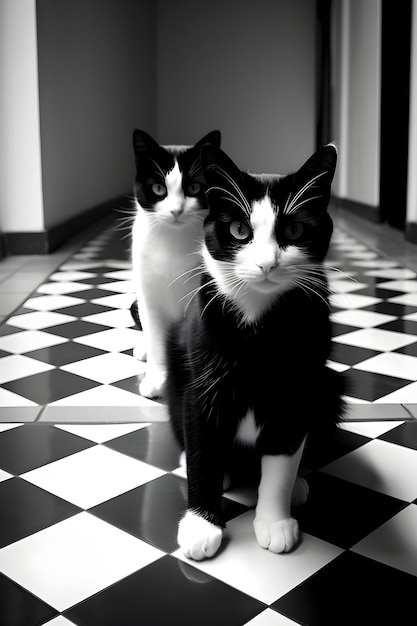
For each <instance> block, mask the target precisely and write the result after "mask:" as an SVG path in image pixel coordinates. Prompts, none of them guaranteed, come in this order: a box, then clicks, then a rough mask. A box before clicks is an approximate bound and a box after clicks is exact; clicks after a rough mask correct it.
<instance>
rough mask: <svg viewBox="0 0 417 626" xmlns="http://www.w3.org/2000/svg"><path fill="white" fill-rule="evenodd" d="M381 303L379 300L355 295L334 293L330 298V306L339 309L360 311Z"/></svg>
mask: <svg viewBox="0 0 417 626" xmlns="http://www.w3.org/2000/svg"><path fill="white" fill-rule="evenodd" d="M379 302H382V300H381V298H375V297H374V296H363V295H360V294H357V293H346V294H345V293H336V294H332V295H331V296H330V303H331V304H332V306H335V307H338V308H339V309H360V308H364V307H366V306H372V305H373V304H378V303H379Z"/></svg>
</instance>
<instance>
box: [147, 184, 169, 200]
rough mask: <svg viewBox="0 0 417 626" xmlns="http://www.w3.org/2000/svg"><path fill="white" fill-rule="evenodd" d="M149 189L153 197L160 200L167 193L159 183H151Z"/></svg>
mask: <svg viewBox="0 0 417 626" xmlns="http://www.w3.org/2000/svg"><path fill="white" fill-rule="evenodd" d="M151 189H152V191H153V193H154V194H155V196H158V197H159V198H162V196H165V195H166V192H167V189H166V187H165V185H161V183H153V185H152V187H151Z"/></svg>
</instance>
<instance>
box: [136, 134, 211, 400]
mask: <svg viewBox="0 0 417 626" xmlns="http://www.w3.org/2000/svg"><path fill="white" fill-rule="evenodd" d="M220 140H221V137H220V132H219V131H212V132H211V133H208V134H207V135H206V136H205V137H203V138H202V139H201V140H200V141H199V142H198V143H197V144H196V145H195V146H192V147H189V146H165V147H163V146H160V145H159V144H158V143H157V142H156V141H155V140H154V139H153V138H152V137H151V136H150V135H148V134H147V133H146V132H144V131H143V130H135V131H134V133H133V147H134V152H135V157H136V170H137V171H136V180H135V188H134V191H135V200H136V208H137V212H136V216H135V220H134V224H133V228H132V268H133V279H134V284H135V289H136V295H137V309H138V311H136V305H135V303H134V305H132V309H131V311H132V315H133V317H134V319H135V321H136V322H137V323H138V324H140V327H141V328H142V331H143V342H142V344H139V345H137V346H136V347H135V350H134V356H135V357H136V358H137V359H139V360H141V361H143V360H147V367H146V374H145V376H144V378H143V379H142V380H141V382H140V384H139V393H140V394H141V395H142V396H146V397H148V398H153V397H158V396H163V394H164V387H165V378H166V372H165V370H166V367H165V362H164V358H165V336H166V333H167V329H168V328H169V326H170V325H171V324H172V322H174V321H177V320H179V319H181V318H182V317H183V315H184V310H185V307H186V306H187V294H188V292H190V290H192V289H193V286H194V285H195V283H196V280H197V279H196V277H195V276H194V271H193V270H194V268H195V267H196V265H198V264H199V259H198V256H197V252H198V250H199V247H200V245H201V239H202V231H203V220H204V217H205V216H206V214H207V207H206V202H205V196H204V192H205V181H204V178H203V175H202V172H201V167H200V150H201V147H202V146H203V145H204V144H205V143H211V144H213V145H215V146H220ZM138 318H139V319H138Z"/></svg>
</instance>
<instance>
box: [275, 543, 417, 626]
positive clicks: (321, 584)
mask: <svg viewBox="0 0 417 626" xmlns="http://www.w3.org/2000/svg"><path fill="white" fill-rule="evenodd" d="M415 592H416V579H415V577H414V576H410V575H409V574H406V573H403V572H400V571H399V570H395V569H393V568H390V567H388V566H387V565H382V564H380V563H377V562H376V561H372V560H370V559H367V558H365V557H362V556H359V555H357V554H353V553H350V552H345V553H343V554H342V555H341V556H340V557H338V558H337V559H335V560H334V561H332V563H330V564H329V565H328V566H327V567H325V568H323V569H322V570H320V571H319V572H318V573H317V574H315V575H314V576H312V577H311V578H309V579H308V580H306V581H305V582H304V583H302V584H301V585H299V586H298V587H297V588H296V589H294V590H293V591H291V592H290V593H288V594H287V595H286V596H284V597H283V598H281V599H280V600H278V601H277V602H275V604H273V605H272V606H273V608H275V609H276V610H277V611H279V612H280V613H283V614H284V615H285V616H287V617H288V618H289V619H292V620H294V621H295V622H296V623H297V624H305V625H307V626H336V625H337V626H352V624H358V625H361V626H371V624H381V625H382V624H387V626H388V625H389V626H391V624H392V625H393V626H394V624H395V625H397V624H398V626H400V625H401V626H406V625H408V624H410V626H411V624H413V623H414V622H415V617H416V608H415Z"/></svg>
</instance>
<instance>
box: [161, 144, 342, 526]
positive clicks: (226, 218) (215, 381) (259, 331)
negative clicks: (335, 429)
mask: <svg viewBox="0 0 417 626" xmlns="http://www.w3.org/2000/svg"><path fill="white" fill-rule="evenodd" d="M201 159H202V170H203V174H204V176H205V179H206V181H207V185H208V191H207V198H208V205H209V214H208V216H207V218H206V220H205V226H204V235H205V245H206V247H207V249H208V251H209V252H210V255H211V256H212V257H214V258H215V259H219V260H228V259H230V258H231V256H232V255H233V254H234V253H235V252H236V247H237V245H238V244H236V242H235V241H233V242H232V241H231V240H230V235H229V234H228V233H229V231H228V228H226V225H228V224H230V221H231V220H235V219H239V220H241V219H242V211H241V210H240V209H239V207H237V206H236V204H235V203H233V202H230V201H228V200H227V196H228V193H227V192H228V190H229V191H230V190H231V189H232V186H231V184H230V181H229V182H228V181H227V179H226V177H225V176H224V172H227V174H228V175H229V176H230V177H231V179H233V181H234V182H235V183H236V184H237V185H238V187H239V189H240V190H241V192H242V193H243V195H244V196H245V198H246V199H247V201H248V203H249V204H250V205H251V204H252V202H253V201H254V200H259V199H261V198H262V197H264V196H265V194H266V193H267V194H269V197H270V198H271V200H272V204H273V207H274V211H275V214H276V226H275V233H276V239H277V241H278V243H279V245H280V247H283V248H285V247H286V246H288V245H299V246H303V247H304V248H305V249H308V253H309V256H310V258H311V259H312V261H313V262H314V264H315V268H317V269H315V274H314V276H315V280H314V288H313V289H308V288H302V287H301V286H299V285H297V284H294V285H293V286H292V288H290V289H287V290H285V292H284V293H283V294H282V295H280V296H278V297H277V298H276V300H275V301H274V303H273V305H272V306H271V307H270V308H269V309H268V310H267V311H266V312H265V313H264V314H263V315H262V316H261V318H260V319H259V320H257V321H256V322H255V323H242V321H241V319H240V317H239V315H238V314H237V312H236V310H235V308H234V307H233V305H232V304H231V303H230V302H229V301H228V300H227V298H226V299H225V298H224V297H223V296H221V295H218V294H216V292H217V290H216V286H215V285H213V280H212V277H211V276H210V275H209V274H208V272H207V271H204V272H203V274H202V275H201V283H200V284H201V288H200V290H199V291H198V293H197V294H196V295H195V297H194V298H193V299H192V301H191V304H190V306H189V308H188V310H187V314H186V317H185V320H184V321H183V323H181V324H180V325H178V326H176V327H174V328H173V329H172V333H171V336H170V339H169V343H168V394H167V400H168V407H169V412H170V418H171V423H172V426H173V430H174V433H175V435H176V438H177V440H178V442H179V444H180V446H181V448H182V449H185V450H186V454H187V471H188V508H189V510H192V511H194V512H195V513H197V514H199V515H201V516H202V517H204V518H205V519H206V520H208V521H210V522H212V523H213V524H215V525H217V526H224V519H223V516H222V510H221V496H222V491H223V487H222V485H223V476H224V474H225V472H227V471H229V470H230V468H231V466H233V461H234V454H235V451H236V444H235V442H234V438H235V435H236V432H237V428H238V424H239V422H240V420H241V419H243V418H244V416H245V415H246V413H247V411H248V409H249V408H251V409H253V412H254V415H255V421H256V424H257V425H259V426H262V431H261V434H260V435H259V438H258V440H257V442H256V446H255V447H254V448H253V450H252V452H253V454H254V456H255V458H257V459H258V460H259V459H260V458H261V457H262V456H263V455H279V454H285V455H292V454H294V453H295V451H296V450H297V449H298V448H299V446H300V445H301V443H302V441H303V439H304V438H305V436H306V435H307V433H309V432H310V431H314V430H315V429H321V428H327V427H328V426H333V425H335V424H336V423H337V421H338V419H339V418H340V416H341V412H342V408H343V402H342V400H341V394H342V392H343V384H342V378H341V377H340V375H339V374H337V373H336V372H334V371H333V370H331V369H329V368H327V367H326V365H325V364H326V360H327V358H328V356H329V352H330V346H331V326H330V321H329V304H328V296H329V292H328V287H327V281H326V277H325V273H324V270H321V269H320V267H319V266H320V263H321V261H322V260H323V259H324V257H325V255H326V253H327V250H328V246H329V241H330V237H331V233H332V222H331V219H330V216H329V215H328V213H327V205H328V202H329V197H330V185H331V181H332V178H333V174H334V170H335V165H336V151H335V149H334V147H333V146H328V147H324V148H322V149H321V150H320V151H318V152H317V153H316V154H315V155H313V157H311V158H310V159H309V160H308V161H307V162H306V164H305V165H304V166H303V167H302V168H301V169H300V170H299V171H298V172H296V173H295V174H293V175H288V176H283V177H280V176H264V175H252V174H248V173H244V172H241V171H240V170H239V169H238V168H237V166H236V165H235V164H234V163H233V162H232V161H231V160H230V159H229V158H228V157H227V156H226V155H225V153H224V152H222V151H221V150H220V149H218V150H217V149H215V148H214V149H213V148H210V147H208V146H207V147H205V148H203V150H202V157H201ZM222 172H223V173H222ZM317 174H320V176H319V177H318V178H317V181H316V182H315V184H314V185H313V186H312V187H311V189H309V190H308V191H307V192H306V195H305V196H303V199H307V200H308V201H306V202H304V203H302V204H301V205H300V206H299V207H298V209H297V211H296V212H294V214H292V215H291V214H290V215H285V214H284V211H283V207H284V206H285V203H286V201H287V198H288V197H289V194H291V193H292V194H294V193H295V192H296V190H297V189H300V188H302V186H303V185H304V184H305V183H306V182H307V181H309V180H310V179H312V178H313V177H314V176H316V175H317ZM225 189H226V193H224V190H225ZM229 197H230V194H229ZM294 219H296V220H298V221H301V222H302V223H303V224H304V234H303V237H302V238H301V240H300V241H298V242H297V243H296V244H294V242H289V241H288V240H287V239H286V238H285V237H284V235H283V232H284V229H285V225H286V224H288V223H290V222H291V220H294ZM317 279H319V280H317ZM232 469H233V467H232Z"/></svg>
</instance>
